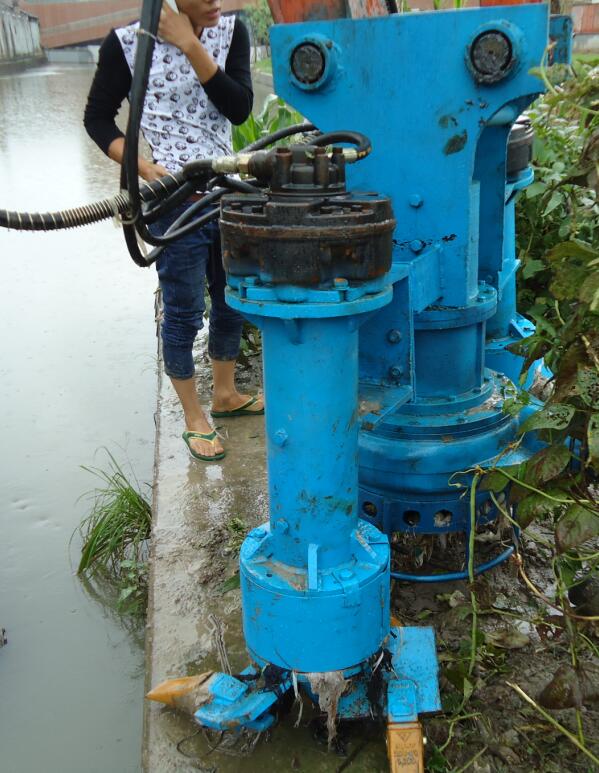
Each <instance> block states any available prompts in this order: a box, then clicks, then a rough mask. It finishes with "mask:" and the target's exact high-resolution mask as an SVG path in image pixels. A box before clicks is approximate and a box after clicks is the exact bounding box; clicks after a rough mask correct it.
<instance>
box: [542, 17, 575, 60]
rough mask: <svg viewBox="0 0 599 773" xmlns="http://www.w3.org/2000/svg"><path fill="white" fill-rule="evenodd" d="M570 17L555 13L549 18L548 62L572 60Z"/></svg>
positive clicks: (571, 26)
mask: <svg viewBox="0 0 599 773" xmlns="http://www.w3.org/2000/svg"><path fill="white" fill-rule="evenodd" d="M573 29H574V25H573V23H572V17H571V16H566V15H562V14H556V15H555V16H551V17H550V19H549V41H550V43H551V44H552V47H551V49H550V50H549V56H548V60H549V64H570V63H571V62H572V42H573V34H572V33H573Z"/></svg>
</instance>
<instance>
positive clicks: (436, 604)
mask: <svg viewBox="0 0 599 773" xmlns="http://www.w3.org/2000/svg"><path fill="white" fill-rule="evenodd" d="M197 363H198V371H199V382H200V384H204V386H205V387H208V385H209V367H208V363H207V361H206V358H205V355H204V354H203V353H202V351H201V350H198V353H197ZM239 384H240V386H242V387H243V388H244V389H247V390H248V391H250V392H252V393H253V392H256V391H257V390H258V388H259V384H260V363H259V357H251V358H250V360H249V363H248V365H247V367H245V368H243V369H240V377H239ZM169 389H170V387H169V386H168V384H164V383H163V384H162V385H161V391H160V394H161V396H160V401H161V404H160V406H159V416H160V425H159V433H158V441H159V442H158V449H157V479H156V484H157V485H156V491H155V503H154V505H155V525H154V541H153V546H152V556H153V568H152V577H151V593H150V604H149V618H148V647H147V664H148V669H147V672H148V688H149V687H150V686H153V685H155V684H157V683H158V682H159V681H161V680H162V679H166V678H171V677H176V676H181V675H184V674H196V673H200V672H202V671H206V670H209V669H218V670H221V668H222V663H221V662H220V660H221V658H219V655H218V643H219V640H220V641H222V642H224V646H225V649H226V653H227V657H228V659H229V662H230V665H231V668H232V669H233V672H235V671H236V670H239V669H241V668H243V667H244V666H245V665H246V664H247V657H246V654H245V649H244V645H243V636H242V631H241V621H240V597H239V590H238V589H237V588H236V587H235V585H236V564H237V553H238V550H239V546H240V544H241V541H242V540H243V536H244V534H245V533H246V531H247V530H248V529H250V528H252V527H254V526H255V525H257V524H259V523H261V522H263V521H264V520H266V518H267V502H266V495H265V491H266V477H265V470H264V438H263V426H262V420H260V419H256V418H255V417H250V418H236V419H229V420H225V421H221V422H220V423H219V425H218V426H219V431H220V432H221V433H222V434H223V436H224V438H225V444H226V445H227V447H228V448H229V449H230V451H229V454H228V456H227V459H225V461H224V463H223V464H222V465H220V466H219V465H203V466H200V465H198V464H197V463H193V462H186V461H185V458H186V457H185V455H184V447H183V443H182V441H181V440H180V430H181V427H180V414H179V409H178V407H177V404H176V401H175V400H174V398H173V395H172V393H171V392H170V391H169ZM427 547H428V548H429V550H428V552H430V547H431V546H430V545H429V546H427ZM432 547H433V559H435V560H436V561H437V566H439V565H442V564H443V563H444V562H447V563H448V564H449V563H450V562H451V560H453V561H455V556H456V555H458V550H459V549H461V546H460V545H458V544H456V542H455V540H454V541H451V540H450V541H449V543H448V544H447V545H446V546H445V551H443V550H441V548H440V546H439V545H438V544H435V545H434V546H432ZM496 549H497V545H494V544H493V543H487V542H482V543H480V545H479V552H480V553H481V554H483V555H484V557H485V558H486V557H487V556H488V555H489V551H492V550H496ZM520 549H521V554H522V557H523V561H524V566H525V571H526V574H527V577H528V578H529V580H530V581H531V582H532V583H533V584H534V585H536V586H537V587H538V588H539V589H541V590H542V592H543V593H545V594H548V595H549V596H551V594H552V590H553V589H552V581H551V577H552V575H551V571H550V569H549V564H550V557H549V555H548V551H546V550H545V548H543V547H542V546H539V545H538V544H537V543H535V542H534V541H532V540H529V539H527V538H526V537H525V538H524V539H523V540H522V544H521V548H520ZM453 568H455V563H454V565H453ZM475 593H476V599H477V607H478V623H477V628H478V634H477V636H476V647H475V650H474V652H473V649H472V646H471V631H472V604H471V598H470V589H469V586H468V584H467V583H465V582H460V583H448V584H442V583H435V584H428V585H414V584H406V583H394V587H393V594H392V596H393V610H392V611H393V614H394V616H395V617H396V618H397V619H398V620H399V622H401V623H403V624H406V625H433V626H434V628H435V631H436V636H437V647H438V656H439V660H440V665H441V677H440V682H441V691H442V697H443V705H444V709H445V713H444V714H443V715H441V716H439V717H436V718H427V719H426V720H425V722H424V726H425V732H426V736H427V741H428V742H427V747H426V753H427V771H436V772H444V771H454V772H456V773H457V772H458V771H460V772H461V771H466V770H470V771H472V772H473V773H491V772H497V773H499V772H501V773H504V772H507V771H510V773H528V772H529V771H542V772H543V773H558V772H559V773H566V772H568V773H569V772H570V771H571V772H572V773H575V772H577V771H592V770H597V769H599V768H597V767H596V766H595V764H594V763H593V762H592V761H591V760H590V759H589V758H588V757H586V756H585V755H584V754H583V753H582V752H581V751H579V750H578V749H577V748H576V747H575V746H574V744H573V743H572V742H571V741H570V740H568V739H567V738H566V737H565V736H564V735H563V734H562V733H561V732H560V731H559V730H556V729H555V728H554V727H553V726H552V725H551V724H550V723H549V721H548V720H546V719H545V718H544V717H543V716H542V715H541V714H540V713H539V711H538V709H536V708H534V707H532V706H530V705H528V704H527V703H526V702H525V700H524V699H523V698H522V697H520V696H519V695H518V694H517V693H516V691H515V690H514V689H513V688H512V687H510V686H509V685H508V682H509V683H512V684H515V685H518V686H519V687H521V688H522V689H523V690H524V691H525V692H526V693H527V694H528V695H529V696H531V697H532V698H533V699H534V700H535V701H536V700H538V699H539V695H540V694H541V692H542V691H543V689H544V688H545V687H546V685H547V684H548V683H549V682H550V681H551V680H552V678H553V675H554V674H555V672H556V670H557V669H558V668H559V667H560V666H563V667H567V666H568V665H569V664H570V663H571V658H572V654H571V651H570V648H569V645H568V641H569V640H568V636H567V632H566V631H565V630H564V618H563V616H562V615H561V614H559V613H557V612H556V611H555V610H552V609H551V608H549V607H548V606H547V605H546V604H545V603H544V602H543V601H541V600H540V599H539V598H537V597H535V595H534V594H533V592H532V591H531V590H530V589H529V588H528V587H527V585H526V584H525V582H524V580H523V579H522V576H521V575H520V574H519V572H518V567H517V563H516V560H515V559H510V560H509V561H508V562H507V563H505V564H503V565H502V566H500V567H498V568H496V569H495V570H493V571H491V572H490V573H488V574H486V575H484V576H483V577H480V578H479V579H478V580H477V582H476V584H475ZM593 625H596V624H594V623H587V624H585V626H586V627H584V628H582V632H583V634H584V636H586V637H587V639H586V641H585V640H583V639H581V638H580V637H579V640H578V641H579V643H578V647H577V655H578V657H579V658H580V660H581V661H582V662H583V663H591V664H594V665H596V666H598V667H599V659H598V658H597V657H596V656H595V655H594V654H593V651H592V650H593V647H596V648H597V649H596V652H599V638H598V636H597V632H598V629H597V628H595V629H593V628H592V626H593ZM585 678H587V677H585ZM589 678H590V679H591V681H592V680H593V677H589ZM572 681H573V678H572V675H571V674H566V678H565V682H566V685H564V684H561V685H559V688H560V691H561V692H560V694H562V695H563V693H564V691H566V692H567V691H568V689H570V687H571V685H572ZM587 692H589V693H590V694H592V693H593V690H589V691H587ZM579 697H580V696H579ZM593 701H594V699H592V700H587V698H586V697H585V699H584V703H585V704H586V705H584V706H582V707H581V712H580V714H581V720H582V726H583V730H584V739H585V744H586V746H587V747H588V748H589V749H590V750H592V751H593V752H594V753H595V755H599V711H598V710H597V707H596V705H595V704H594V702H593ZM549 711H550V714H551V716H552V717H554V718H555V719H556V720H558V721H559V722H560V723H562V724H563V725H564V726H565V727H566V728H568V729H569V730H570V731H571V732H573V733H574V734H576V733H577V724H576V721H577V720H576V714H575V711H574V710H573V709H568V710H563V711H554V710H549ZM295 725H297V727H295ZM144 768H145V770H147V771H157V772H158V771H159V772H160V773H168V771H192V770H201V771H222V772H223V773H225V772H228V771H240V770H243V771H244V772H245V771H247V772H248V773H251V772H252V771H260V773H264V772H265V771H269V772H270V771H286V770H300V771H302V770H303V771H310V773H320V772H321V771H322V773H325V772H326V773H329V771H330V772H331V773H332V772H333V771H339V772H340V771H355V772H358V771H364V772H366V771H369V772H370V771H372V772H373V773H374V772H375V771H387V770H388V766H387V761H386V751H385V743H384V729H383V728H380V727H375V726H370V725H367V724H366V723H360V724H359V725H352V726H348V727H341V728H340V730H339V740H338V742H337V743H336V744H335V748H334V750H333V751H328V749H327V743H326V733H324V732H323V725H322V722H321V719H320V716H319V713H318V712H317V711H315V710H313V709H311V708H310V707H309V706H307V705H304V707H303V711H302V714H301V716H300V707H299V705H298V704H293V705H291V706H290V707H288V713H287V714H286V716H284V717H282V719H281V722H280V723H279V725H278V726H277V727H276V728H275V729H274V730H273V731H271V732H268V733H264V734H262V735H261V736H260V737H255V736H253V737H252V736H244V737H242V738H240V739H237V740H235V739H234V738H232V737H227V736H219V735H210V736H207V735H205V734H204V733H202V732H201V731H199V730H198V729H197V726H195V725H194V724H193V722H192V720H191V719H189V718H188V717H186V716H183V715H180V714H177V713H176V712H174V711H172V710H168V709H164V708H161V707H160V706H159V705H158V704H148V705H147V707H146V722H145V744H144Z"/></svg>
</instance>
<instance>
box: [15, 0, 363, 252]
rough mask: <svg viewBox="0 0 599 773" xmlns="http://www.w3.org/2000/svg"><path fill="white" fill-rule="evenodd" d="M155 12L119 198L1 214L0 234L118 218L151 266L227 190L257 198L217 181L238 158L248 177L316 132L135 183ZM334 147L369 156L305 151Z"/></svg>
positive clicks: (297, 129) (139, 60)
mask: <svg viewBox="0 0 599 773" xmlns="http://www.w3.org/2000/svg"><path fill="white" fill-rule="evenodd" d="M161 8H162V0H144V2H143V6H142V14H141V20H140V26H139V35H138V48H137V55H136V59H135V68H134V72H133V78H132V85H131V92H130V111H129V121H128V124H127V130H126V135H125V150H124V157H123V164H122V167H121V192H120V193H119V194H117V195H116V196H114V197H112V198H109V199H104V200H102V201H99V202H95V203H93V204H89V205H85V206H82V207H76V208H73V209H68V210H63V211H59V212H47V213H29V212H10V211H8V210H0V227H3V228H12V229H17V230H23V231H50V230H56V229H62V228H75V227H78V226H84V225H89V224H90V223H94V222H98V221H100V220H104V219H107V218H110V217H115V216H116V217H119V218H120V221H121V224H122V227H123V232H124V236H125V241H126V243H127V248H128V250H129V254H130V255H131V257H132V259H133V260H134V261H135V263H136V264H137V265H138V266H141V267H146V266H150V265H152V263H154V261H155V260H156V259H157V257H158V255H159V254H160V252H161V251H162V249H164V247H165V246H166V245H167V244H169V243H170V242H173V241H175V240H176V239H179V238H181V237H182V236H185V235H186V234H188V233H190V232H191V231H194V230H196V229H197V228H200V227H201V226H203V225H205V224H206V223H208V222H209V221H210V220H213V219H215V218H217V217H218V213H219V208H218V206H215V205H217V202H218V200H219V199H220V197H221V196H222V195H223V194H224V193H227V192H229V191H238V192H246V193H256V192H257V191H258V190H259V188H258V187H257V185H256V182H257V181H256V180H255V179H254V180H252V179H245V180H240V179H235V178H231V177H227V176H226V174H223V172H225V173H227V174H228V173H231V172H237V171H239V170H240V168H241V167H240V164H239V163H238V159H241V158H242V157H243V158H244V162H243V163H244V166H243V171H247V170H248V166H249V167H251V154H252V153H254V152H256V151H259V150H262V149H263V148H267V147H268V146H269V145H272V144H274V143H275V142H278V141H279V140H281V139H284V138H286V137H289V136H292V135H294V134H307V133H311V132H317V129H316V127H315V126H314V125H313V124H311V123H301V124H294V125H292V126H288V127H285V128H283V129H280V130H279V131H277V132H274V133H273V134H269V135H268V136H266V137H262V138H260V139H259V140H257V141H256V142H254V143H252V144H251V145H248V146H247V147H246V148H244V149H243V151H242V154H240V155H238V156H231V157H222V158H216V159H201V160H198V161H192V162H190V163H189V164H187V165H186V166H185V167H184V168H183V169H182V170H181V171H180V172H177V173H175V174H169V175H167V176H165V177H162V178H160V179H158V180H155V181H153V182H151V183H140V181H139V169H138V152H139V132H140V126H141V116H142V111H143V105H144V100H145V95H146V88H147V81H148V77H149V72H150V67H151V64H152V54H153V51H154V44H155V40H156V34H157V31H158V21H159V18H160V10H161ZM333 142H348V143H351V144H354V145H355V146H356V150H355V151H354V152H353V154H351V153H348V158H347V160H348V161H350V162H351V161H357V160H359V159H360V158H363V157H364V156H365V155H367V154H368V153H369V152H370V142H369V140H368V139H367V138H366V137H364V136H363V135H359V134H355V133H353V132H331V133H328V134H317V136H315V137H313V138H310V144H312V145H319V146H323V145H328V144H331V143H333ZM248 154H250V155H249V156H248ZM248 159H249V164H248ZM198 190H200V191H203V192H205V193H204V195H203V196H202V197H201V198H200V199H199V200H198V201H196V202H194V203H193V204H191V206H189V207H187V208H186V210H185V211H184V212H183V213H182V214H181V215H180V216H179V217H178V218H177V219H176V221H175V222H174V223H173V224H172V225H171V226H170V228H169V229H168V230H167V231H166V233H164V234H163V235H161V236H157V235H155V234H152V233H151V231H150V230H149V226H150V225H151V224H152V223H153V222H155V221H156V220H157V219H158V218H159V217H161V216H162V215H164V214H166V213H167V212H169V211H172V210H173V209H174V208H175V207H177V206H178V205H180V204H181V203H183V202H184V201H186V200H187V199H188V198H189V197H190V196H191V195H192V194H193V193H195V192H196V191H198ZM144 205H145V206H144ZM206 210H207V211H206ZM140 240H142V241H143V242H145V243H147V244H150V245H152V246H153V247H154V249H153V250H152V251H151V252H150V253H149V255H147V256H146V255H144V254H143V253H142V250H141V249H140Z"/></svg>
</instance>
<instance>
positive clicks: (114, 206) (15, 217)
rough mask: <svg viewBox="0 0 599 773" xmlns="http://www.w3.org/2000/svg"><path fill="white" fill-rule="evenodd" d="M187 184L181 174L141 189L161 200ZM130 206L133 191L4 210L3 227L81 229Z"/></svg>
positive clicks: (0, 214) (143, 193)
mask: <svg viewBox="0 0 599 773" xmlns="http://www.w3.org/2000/svg"><path fill="white" fill-rule="evenodd" d="M183 184H184V178H183V175H182V174H181V173H178V174H173V175H168V176H167V177H162V178H160V180H154V181H153V182H151V183H144V184H143V185H142V186H141V188H140V197H141V200H142V201H143V202H152V201H157V200H159V198H160V196H167V195H174V194H175V193H176V192H177V191H179V190H180V189H181V185H183ZM130 207H131V204H130V199H129V194H128V193H126V192H125V193H119V194H117V195H116V196H112V197H111V198H109V199H103V200H102V201H95V202H93V203H92V204H85V205H83V206H81V207H73V208H71V209H62V210H59V211H57V212H11V211H9V210H7V209H0V228H11V229H13V230H15V231H56V230H59V229H63V228H78V227H80V226H84V225H90V224H91V223H98V222H99V221H100V220H106V219H107V218H109V217H115V216H116V215H124V214H125V213H127V212H129V211H130Z"/></svg>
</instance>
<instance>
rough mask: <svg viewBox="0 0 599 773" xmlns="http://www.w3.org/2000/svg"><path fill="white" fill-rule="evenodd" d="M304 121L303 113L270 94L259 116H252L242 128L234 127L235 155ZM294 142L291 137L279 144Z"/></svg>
mask: <svg viewBox="0 0 599 773" xmlns="http://www.w3.org/2000/svg"><path fill="white" fill-rule="evenodd" d="M303 121H304V118H303V116H302V115H301V113H298V112H297V110H294V109H293V108H292V107H289V105H287V104H286V103H285V102H284V101H283V100H282V99H280V98H279V97H277V96H276V95H275V94H269V96H268V97H267V98H266V100H265V101H264V107H263V108H262V110H261V111H260V113H259V114H258V115H257V116H255V115H253V114H252V115H250V117H249V118H248V119H247V121H245V123H242V124H241V126H234V127H233V150H234V152H235V153H239V151H241V150H243V149H244V148H245V147H247V146H248V145H250V144H251V143H252V142H255V141H256V140H259V139H260V138H261V137H266V136H267V135H268V134H272V133H273V132H276V131H279V129H284V128H286V127H287V126H293V125H294V124H296V123H303ZM293 140H294V138H293V137H289V138H287V139H285V140H283V141H282V142H280V143H278V144H281V145H285V144H287V145H288V144H289V143H290V142H292V141H293Z"/></svg>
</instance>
